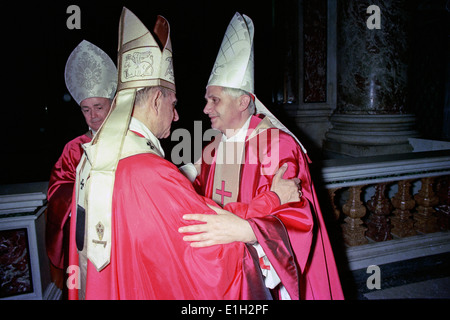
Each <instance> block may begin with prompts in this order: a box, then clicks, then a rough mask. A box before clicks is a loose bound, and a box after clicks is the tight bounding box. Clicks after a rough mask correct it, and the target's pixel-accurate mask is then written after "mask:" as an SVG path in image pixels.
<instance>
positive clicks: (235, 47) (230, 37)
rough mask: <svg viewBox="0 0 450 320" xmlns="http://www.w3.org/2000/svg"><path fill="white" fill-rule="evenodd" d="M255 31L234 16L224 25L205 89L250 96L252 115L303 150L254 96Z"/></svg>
mask: <svg viewBox="0 0 450 320" xmlns="http://www.w3.org/2000/svg"><path fill="white" fill-rule="evenodd" d="M254 33H255V27H254V25H253V21H252V19H250V18H249V17H248V16H246V15H245V14H244V15H241V14H240V13H239V12H236V13H235V14H234V16H233V18H232V19H231V21H230V23H229V24H228V28H227V30H226V32H225V36H224V38H223V40H222V44H221V46H220V49H219V53H218V55H217V58H216V62H215V63H214V67H213V70H212V72H211V75H210V77H209V81H208V84H207V87H208V86H221V87H228V88H235V89H241V90H244V91H247V92H248V93H251V94H252V95H253V97H254V98H255V105H256V113H260V114H264V115H265V116H267V117H268V118H269V119H270V121H271V122H272V124H273V125H274V126H275V127H277V128H278V129H280V130H282V131H284V132H286V133H288V134H290V135H291V136H292V137H293V138H294V139H295V140H296V141H297V143H298V144H299V145H300V146H301V147H302V149H303V152H305V153H306V149H305V148H304V147H303V145H302V144H301V143H300V141H299V140H298V139H297V137H296V136H295V135H294V134H293V133H292V132H290V131H289V130H288V129H287V128H286V127H285V126H284V125H283V124H282V123H281V122H280V121H279V120H278V119H277V118H276V117H275V116H274V115H273V114H272V113H271V112H270V111H269V110H268V109H267V108H266V106H264V104H263V103H262V102H261V101H259V99H258V98H257V97H256V95H255V85H254V83H255V80H254V58H253V51H254V50H253V37H254Z"/></svg>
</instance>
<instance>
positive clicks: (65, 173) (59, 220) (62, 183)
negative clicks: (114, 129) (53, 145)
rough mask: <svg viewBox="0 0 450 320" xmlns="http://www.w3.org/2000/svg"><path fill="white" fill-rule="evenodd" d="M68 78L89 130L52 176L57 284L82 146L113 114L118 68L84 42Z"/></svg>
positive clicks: (50, 223) (50, 213)
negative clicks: (110, 114)
mask: <svg viewBox="0 0 450 320" xmlns="http://www.w3.org/2000/svg"><path fill="white" fill-rule="evenodd" d="M92 74H96V75H98V76H97V77H92ZM64 78H65V82H66V87H67V89H68V90H69V92H70V94H71V96H72V97H73V99H74V100H75V101H76V102H77V104H78V105H79V106H80V107H81V112H82V114H83V116H84V118H85V120H86V124H87V125H88V126H89V131H88V132H86V133H85V134H83V135H81V136H79V137H76V138H75V139H73V140H71V141H69V142H68V143H67V144H66V145H65V146H64V149H63V152H62V154H61V156H60V157H59V159H58V161H57V162H56V164H55V165H54V166H53V168H52V171H51V173H50V179H49V185H48V192H47V200H48V206H47V220H46V234H45V237H46V248H47V254H48V257H49V259H50V261H51V265H52V266H53V267H54V268H56V269H55V272H52V277H54V279H52V280H53V281H55V282H60V281H62V279H63V275H64V274H65V271H66V268H67V263H68V257H66V256H67V253H68V249H69V220H70V210H71V205H72V193H73V187H74V184H75V175H76V169H77V166H78V163H79V162H80V159H81V155H82V154H83V149H82V147H81V145H82V144H84V143H88V142H90V141H91V140H92V137H93V135H94V134H95V132H96V131H97V130H98V129H99V128H100V126H101V124H102V123H103V121H104V120H105V118H106V116H107V114H108V112H109V109H110V107H111V102H112V99H113V98H114V95H115V93H116V88H117V69H116V66H115V65H114V62H113V61H112V60H111V58H110V57H109V56H108V55H107V54H106V53H105V52H104V51H102V50H101V49H100V48H98V47H97V46H95V45H94V44H92V43H90V42H88V41H86V40H83V41H82V42H81V43H80V44H79V45H78V46H77V47H76V48H75V49H74V50H73V51H72V53H71V54H70V56H69V58H68V60H67V63H66V67H65V72H64ZM60 285H61V289H62V283H61V284H60Z"/></svg>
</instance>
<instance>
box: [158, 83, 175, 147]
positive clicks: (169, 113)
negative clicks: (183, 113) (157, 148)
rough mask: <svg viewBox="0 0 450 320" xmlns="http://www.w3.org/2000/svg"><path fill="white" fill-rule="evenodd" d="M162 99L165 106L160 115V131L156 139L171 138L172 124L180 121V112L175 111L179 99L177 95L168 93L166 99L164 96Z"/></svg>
mask: <svg viewBox="0 0 450 320" xmlns="http://www.w3.org/2000/svg"><path fill="white" fill-rule="evenodd" d="M161 99H162V104H163V105H162V108H161V109H160V113H159V120H160V122H159V126H158V127H159V130H158V133H157V134H156V137H157V138H158V139H164V138H167V137H169V136H170V128H171V125H172V122H174V121H178V119H179V117H178V112H177V110H176V109H175V106H176V104H177V97H176V95H175V93H173V92H172V91H170V92H168V94H167V96H166V97H164V96H162V97H161Z"/></svg>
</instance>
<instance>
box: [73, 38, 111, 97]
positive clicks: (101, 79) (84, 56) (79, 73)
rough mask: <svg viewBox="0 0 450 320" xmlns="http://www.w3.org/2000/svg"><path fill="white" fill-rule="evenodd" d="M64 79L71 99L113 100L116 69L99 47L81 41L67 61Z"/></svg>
mask: <svg viewBox="0 0 450 320" xmlns="http://www.w3.org/2000/svg"><path fill="white" fill-rule="evenodd" d="M64 78H65V81H66V86H67V89H68V90H69V92H70V94H71V95H72V97H73V99H74V100H75V101H76V102H77V103H78V104H80V103H81V101H83V100H84V99H87V98H93V97H100V98H108V99H111V100H112V99H113V98H114V95H115V93H116V88H117V68H116V66H115V64H114V62H113V61H112V60H111V58H110V57H109V56H108V55H107V54H106V53H105V52H104V51H103V50H102V49H100V48H99V47H97V46H95V45H94V44H92V43H90V42H89V41H86V40H83V41H81V43H80V44H79V45H78V46H77V47H76V48H75V49H74V50H73V51H72V53H71V54H70V56H69V59H67V63H66V68H65V71H64Z"/></svg>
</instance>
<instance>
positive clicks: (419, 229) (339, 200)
mask: <svg viewBox="0 0 450 320" xmlns="http://www.w3.org/2000/svg"><path fill="white" fill-rule="evenodd" d="M323 165H324V166H323V168H322V179H323V185H324V186H325V188H326V189H327V190H328V193H329V196H330V203H331V207H332V208H333V210H334V214H335V218H336V219H337V220H338V221H339V222H340V225H341V227H342V238H343V241H344V242H345V244H346V245H347V246H348V247H354V246H361V245H365V244H368V243H378V242H383V241H390V240H392V239H402V238H407V237H411V236H415V235H420V234H430V233H434V232H438V231H441V232H448V229H449V218H450V217H449V212H448V211H449V206H450V150H441V151H431V152H417V153H408V154H397V155H386V156H376V157H367V158H352V159H333V160H325V161H324V163H323Z"/></svg>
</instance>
